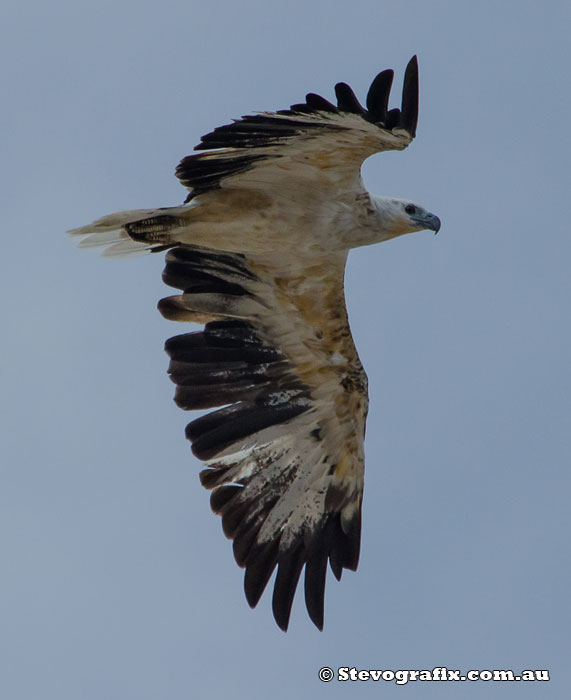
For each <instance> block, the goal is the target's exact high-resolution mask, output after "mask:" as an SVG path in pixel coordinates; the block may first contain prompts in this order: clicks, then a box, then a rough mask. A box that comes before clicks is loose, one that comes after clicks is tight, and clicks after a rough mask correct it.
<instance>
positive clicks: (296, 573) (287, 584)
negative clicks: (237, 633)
mask: <svg viewBox="0 0 571 700" xmlns="http://www.w3.org/2000/svg"><path fill="white" fill-rule="evenodd" d="M304 563H305V551H304V547H303V541H302V542H300V543H298V545H297V547H294V548H292V549H289V550H288V551H287V552H284V553H282V554H280V556H279V563H278V573H277V575H276V581H275V584H274V594H273V596H272V611H273V613H274V618H275V621H276V622H277V624H278V627H279V628H280V629H281V630H283V631H284V632H287V628H288V625H289V618H290V615H291V608H292V605H293V599H294V596H295V591H296V588H297V583H298V581H299V577H300V574H301V570H302V569H303V565H304Z"/></svg>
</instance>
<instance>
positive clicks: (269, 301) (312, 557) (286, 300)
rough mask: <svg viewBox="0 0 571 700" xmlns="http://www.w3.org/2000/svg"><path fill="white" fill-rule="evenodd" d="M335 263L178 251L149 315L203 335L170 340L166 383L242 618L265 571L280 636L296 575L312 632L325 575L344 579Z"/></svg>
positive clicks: (319, 621) (344, 441)
mask: <svg viewBox="0 0 571 700" xmlns="http://www.w3.org/2000/svg"><path fill="white" fill-rule="evenodd" d="M345 261H346V255H345V254H340V253H335V254H331V255H330V256H328V257H325V258H324V257H320V258H311V259H297V260H283V259H277V256H276V257H272V256H265V257H261V256H257V257H254V256H244V255H240V254H235V253H222V252H220V251H215V250H210V249H205V248H198V247H195V246H179V247H177V248H174V249H172V250H170V251H169V253H168V254H167V262H166V268H165V271H164V275H163V279H164V281H165V282H166V283H167V284H168V285H171V286H174V287H176V288H178V289H181V290H183V292H182V294H179V295H176V296H173V297H168V298H166V299H163V300H162V301H161V302H160V303H159V309H160V311H161V312H162V313H163V315H164V316H165V317H167V318H169V319H172V320H178V321H198V322H200V323H206V326H205V328H204V330H203V331H201V332H195V333H188V334H185V335H179V336H176V337H174V338H171V339H170V340H169V341H167V343H166V350H167V353H168V354H169V355H170V358H171V361H170V367H169V372H170V375H171V378H172V380H173V381H174V382H175V384H176V385H177V389H176V394H175V401H176V403H177V404H178V405H179V406H180V407H181V408H183V409H185V410H191V409H208V408H214V407H220V406H223V408H218V410H215V411H214V412H211V413H208V414H206V415H203V416H202V417H200V418H197V419H196V420H194V421H192V422H191V423H189V425H188V426H187V429H186V435H187V438H188V439H189V440H191V442H192V450H193V452H194V454H195V455H196V456H197V457H198V458H199V459H202V460H204V461H205V462H206V469H205V470H204V471H202V472H201V475H200V477H201V482H202V484H203V485H204V486H205V487H206V488H208V489H213V492H212V497H211V505H212V509H213V510H214V512H215V513H218V514H220V515H221V516H222V527H223V529H224V532H225V534H226V535H227V537H229V538H231V539H232V540H233V541H234V544H233V548H234V556H235V558H236V561H237V563H238V564H239V565H240V566H242V567H245V569H246V572H245V578H244V587H245V592H246V597H247V600H248V602H249V604H250V605H251V606H252V607H254V606H255V605H256V604H257V603H258V601H259V599H260V597H261V595H262V593H263V591H264V588H265V587H266V585H267V583H268V581H269V579H270V577H271V575H272V572H273V570H274V569H275V567H276V566H277V576H276V580H275V586H274V592H273V612H274V617H275V619H276V621H277V623H278V625H279V626H280V627H281V628H282V629H284V630H286V629H287V626H288V622H289V617H290V612H291V607H292V603H293V598H294V593H295V590H296V587H297V583H298V579H299V577H300V574H301V571H302V569H303V567H304V566H305V600H306V605H307V610H308V612H309V615H310V617H311V619H312V620H313V622H314V623H315V624H316V625H317V627H319V628H320V629H321V628H322V626H323V602H324V592H325V577H326V569H327V562H328V561H329V563H330V565H331V569H332V570H333V573H334V574H335V576H336V577H337V578H338V579H339V578H340V577H341V573H342V570H343V568H347V569H353V570H355V569H356V568H357V563H358V559H359V543H360V529H361V500H362V490H363V468H364V467H363V464H364V458H363V437H364V430H365V418H366V412H367V387H366V375H365V374H364V372H363V369H362V367H361V364H360V362H359V358H358V356H357V354H356V351H355V348H354V345H353V341H352V338H351V334H350V331H349V326H348V322H347V314H346V310H345V302H344V293H343V274H344V267H345Z"/></svg>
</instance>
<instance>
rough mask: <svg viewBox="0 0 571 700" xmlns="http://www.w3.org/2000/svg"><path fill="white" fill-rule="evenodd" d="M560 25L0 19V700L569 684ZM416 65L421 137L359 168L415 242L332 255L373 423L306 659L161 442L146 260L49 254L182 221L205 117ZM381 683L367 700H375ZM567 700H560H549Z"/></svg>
mask: <svg viewBox="0 0 571 700" xmlns="http://www.w3.org/2000/svg"><path fill="white" fill-rule="evenodd" d="M568 8H569V6H568V4H567V3H565V2H562V1H561V2H557V1H556V0H554V1H552V2H545V3H537V2H526V1H523V0H520V1H517V2H516V1H515V0H512V1H506V2H498V1H497V0H496V1H495V2H489V1H487V0H484V1H481V2H477V3H475V2H466V1H461V2H458V1H452V0H448V1H447V0H440V1H436V0H435V1H433V2H420V1H412V0H409V1H407V0H399V1H398V2H397V1H394V0H383V1H381V0H361V1H359V0H353V1H352V2H348V1H347V0H344V1H343V2H337V1H336V0H328V1H327V2H325V1H324V2H308V1H307V0H305V1H301V0H289V2H281V3H277V2H270V1H269V0H263V1H257V0H256V1H248V0H245V1H244V2H240V3H238V2H230V1H229V0H209V1H208V2H193V1H192V0H186V1H184V2H182V1H180V0H163V1H162V2H160V3H158V2H135V1H134V0H133V1H131V2H129V1H122V0H113V2H109V1H108V0H99V1H98V2H89V3H85V2H81V1H79V2H78V1H77V0H75V1H74V2H66V1H64V0H52V2H49V3H45V2H29V1H26V0H19V1H18V2H11V1H8V2H5V3H4V4H3V9H2V11H1V17H0V59H1V61H0V65H1V68H0V71H1V72H2V85H3V88H2V101H3V107H2V116H1V121H2V129H1V130H0V139H1V141H2V147H1V148H2V159H1V162H0V178H1V182H0V191H1V193H2V201H3V207H2V212H3V214H2V240H3V243H2V255H1V258H0V266H1V270H0V280H1V284H2V339H3V340H2V362H1V365H0V372H1V381H2V392H1V401H2V423H1V425H2V440H1V447H0V449H1V451H2V455H1V464H0V470H1V488H0V556H1V562H2V575H1V594H0V695H1V696H2V697H3V698H6V699H9V700H102V698H104V699H105V700H131V699H133V700H158V699H162V698H165V699H166V698H168V699H169V700H183V699H187V698H228V697H233V698H238V699H240V698H248V699H249V700H258V699H259V700H261V699H265V698H268V697H271V698H274V699H275V700H281V699H282V698H284V699H285V698H310V697H311V698H340V697H347V696H348V695H349V696H353V695H354V696H355V697H367V698H368V697H380V696H381V695H382V696H383V697H390V698H392V697H395V698H396V697H399V698H402V697H415V698H416V697H418V698H448V697H451V698H458V697H461V698H464V697H466V698H484V697H485V698H490V697H491V698H495V697H502V698H503V697H507V698H512V697H513V698H518V699H520V698H526V699H527V698H529V699H532V698H533V699H536V698H539V697H541V698H561V697H564V696H565V695H566V692H568V688H569V685H570V681H569V676H568V675H567V677H566V675H565V674H568V672H569V658H570V642H569V629H570V619H569V617H570V615H569V590H570V580H569V579H570V571H571V566H570V561H569V531H570V515H569V487H570V478H569V465H570V462H571V460H570V452H571V450H570V447H571V444H570V443H571V438H570V435H571V406H570V395H571V378H570V371H569V370H570V358H571V331H570V327H569V320H570V316H569V298H570V293H571V278H570V274H569V267H570V262H569V260H570V257H571V230H570V216H569V212H568V210H569V157H570V148H569V145H570V143H569V126H568V125H569V120H570V116H571V115H570V112H571V110H570V105H571V99H570V96H569V92H570V91H569V36H568V33H569V26H570V20H571V16H570V12H569V9H568ZM414 53H417V54H418V57H419V64H420V81H421V104H420V121H419V127H418V136H417V139H416V141H415V142H414V143H413V145H412V146H411V147H410V148H409V149H408V150H407V151H406V152H404V153H389V154H382V155H378V156H375V157H374V158H372V159H370V160H369V161H368V162H367V163H366V165H365V167H364V177H365V182H366V184H367V186H368V188H369V189H370V190H371V191H372V192H374V193H377V194H382V195H392V196H397V197H403V198H407V199H411V200H415V201H417V202H418V203H420V204H423V205H424V206H426V207H427V208H428V209H429V210H431V211H433V212H435V213H437V214H438V215H439V216H440V217H441V219H442V222H443V225H442V230H441V232H440V234H439V235H438V236H436V237H435V236H434V235H432V234H430V233H429V232H425V233H420V234H415V235H412V236H408V237H405V238H402V239H399V240H396V241H393V242H391V243H386V244H381V245H378V246H376V247H372V248H367V249H361V250H359V251H357V252H354V253H352V254H351V256H350V260H349V268H348V274H347V296H348V305H349V311H350V318H351V324H352V329H353V333H354V336H355V340H356V343H357V346H358V349H359V353H360V355H361V359H362V361H363V363H364V365H365V368H366V370H367V373H368V375H369V383H370V394H371V409H370V414H369V422H368V430H367V442H366V451H367V470H366V487H365V499H364V516H363V542H362V553H361V563H360V566H359V571H358V572H357V573H356V574H353V573H351V572H346V573H345V575H344V577H343V580H342V582H341V583H340V584H339V583H337V582H336V581H334V579H333V578H332V577H331V575H329V579H328V587H327V596H326V621H325V630H324V632H323V633H319V632H318V631H317V630H316V629H315V628H314V627H313V625H312V624H311V622H310V621H309V620H308V618H307V616H306V613H305V610H304V606H303V599H302V598H303V597H302V596H298V599H297V600H296V603H295V605H294V611H293V615H292V621H291V625H290V631H289V632H288V633H287V635H286V634H283V633H282V632H281V631H280V630H279V629H278V628H277V627H276V625H275V623H274V621H273V619H272V616H271V610H270V598H269V597H268V596H267V594H266V596H265V597H264V598H263V599H262V601H261V603H260V605H259V606H258V608H257V609H256V610H255V611H251V610H250V609H249V608H248V606H247V604H246V601H245V599H244V595H243V590H242V576H243V573H242V571H241V570H240V569H238V568H237V567H236V565H235V564H234V561H233V558H232V554H231V546H230V544H229V542H228V541H227V540H226V539H225V538H224V536H223V534H222V531H221V527H220V522H219V520H218V519H217V518H216V517H215V516H213V515H212V514H211V513H210V509H209V505H208V494H207V493H206V492H205V491H204V490H203V489H202V488H201V487H200V485H199V482H198V476H197V475H198V471H199V469H200V465H199V463H198V462H197V461H196V460H195V459H194V458H193V457H192V456H191V454H190V450H189V446H188V443H187V442H186V440H185V438H184V433H183V430H184V426H185V424H186V423H187V422H188V420H189V416H187V415H185V414H184V413H183V412H182V411H180V410H179V409H177V408H176V406H175V405H174V403H173V402H172V395H173V391H174V386H173V385H172V384H171V382H170V381H169V380H168V377H167V375H166V368H167V357H166V355H165V354H164V353H163V349H162V348H163V342H164V340H165V339H166V338H168V337H170V336H171V335H175V334H176V333H179V332H183V331H184V328H183V327H181V326H178V325H175V324H172V323H169V322H167V321H165V320H163V319H162V318H161V316H160V315H159V313H158V312H157V310H156V303H157V301H158V299H159V298H160V297H161V296H163V295H165V292H166V291H167V290H166V289H165V288H164V287H163V286H162V283H161V270H162V265H163V261H162V256H150V257H147V258H139V259H129V260H120V261H109V260H105V259H102V258H100V257H99V256H98V255H96V254H95V253H87V252H84V251H78V250H77V249H75V248H74V246H73V245H72V242H71V241H70V240H68V238H67V237H66V236H65V234H64V231H65V230H66V229H69V228H72V227H75V226H80V225H82V224H85V223H88V222H90V221H91V220H92V219H94V218H96V217H97V216H100V215H103V214H106V213H110V212H113V211H115V210H118V209H130V208H138V207H155V206H168V205H173V204H178V203H180V202H181V201H182V199H183V198H184V196H185V192H184V190H183V188H182V187H181V186H180V185H179V184H178V182H177V181H176V180H175V178H174V177H173V170H174V167H175V165H176V163H177V162H178V160H179V159H180V158H181V157H182V156H184V155H187V154H188V153H190V151H191V149H192V147H193V146H194V145H195V143H196V142H197V141H198V139H199V137H200V136H201V135H202V134H203V133H205V132H207V131H209V130H210V129H211V128H213V127H215V126H217V125H219V124H223V123H226V122H227V121H228V120H229V119H230V118H232V117H237V116H240V115H242V114H246V113H249V112H251V111H253V110H263V109H279V108H283V107H287V106H288V105H290V104H291V103H293V102H297V101H299V100H300V99H302V98H303V96H304V95H305V93H306V92H309V91H314V92H318V93H320V94H322V95H324V96H325V97H328V98H331V97H332V96H333V85H334V84H335V82H337V81H341V80H342V81H345V82H348V83H349V84H350V85H352V87H353V88H354V89H355V91H356V93H357V94H358V95H359V96H360V97H361V98H362V99H364V96H365V94H366V90H367V88H368V86H369V84H370V81H371V79H372V78H373V77H374V75H375V74H376V73H377V72H378V71H379V70H381V69H384V68H387V67H392V68H394V69H396V85H395V87H396V90H395V95H394V96H393V97H394V99H396V97H397V93H398V90H399V89H400V84H401V80H402V74H403V71H404V68H405V65H406V62H407V61H408V59H409V58H410V56H411V55H412V54H414ZM324 665H327V666H330V667H332V668H335V669H336V668H337V667H340V666H356V667H357V668H362V669H363V668H365V669H366V668H372V669H394V670H396V669H409V668H410V669H415V668H417V669H424V668H428V669H431V668H433V667H435V666H447V667H448V668H451V669H456V668H458V669H461V670H463V671H467V670H469V669H496V668H499V669H514V670H516V671H520V670H521V669H525V668H530V669H536V668H537V669H550V671H551V674H552V678H553V680H552V681H551V682H550V683H549V684H542V685H541V686H539V684H533V683H523V682H521V683H511V684H498V683H496V684H492V683H485V682H479V683H468V682H466V683H462V684H459V683H448V684H445V683H419V682H417V683H410V684H409V685H407V686H404V687H399V686H396V685H394V684H392V683H374V682H368V683H352V684H349V683H342V682H339V681H333V682H331V683H329V684H323V683H320V681H319V680H318V679H317V671H318V669H319V668H320V667H321V666H324ZM379 685H380V686H381V687H379ZM565 689H567V691H566V690H565Z"/></svg>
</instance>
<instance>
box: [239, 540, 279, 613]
mask: <svg viewBox="0 0 571 700" xmlns="http://www.w3.org/2000/svg"><path fill="white" fill-rule="evenodd" d="M278 546H279V541H274V542H268V543H266V544H263V545H259V544H254V546H253V547H252V548H251V550H250V553H249V555H248V558H247V560H246V562H245V565H246V573H245V574H244V593H245V594H246V600H247V601H248V605H249V606H250V607H251V608H255V607H256V605H257V604H258V603H259V602H260V598H261V597H262V593H263V592H264V590H265V588H266V586H267V585H268V581H269V580H270V577H271V575H272V573H273V571H274V569H275V568H276V564H277V563H278Z"/></svg>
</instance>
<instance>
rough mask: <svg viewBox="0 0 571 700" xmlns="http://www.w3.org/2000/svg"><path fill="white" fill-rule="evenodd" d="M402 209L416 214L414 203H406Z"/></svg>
mask: <svg viewBox="0 0 571 700" xmlns="http://www.w3.org/2000/svg"><path fill="white" fill-rule="evenodd" d="M404 210H405V211H406V213H407V214H416V207H415V206H414V204H407V205H406V207H405V208H404Z"/></svg>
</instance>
